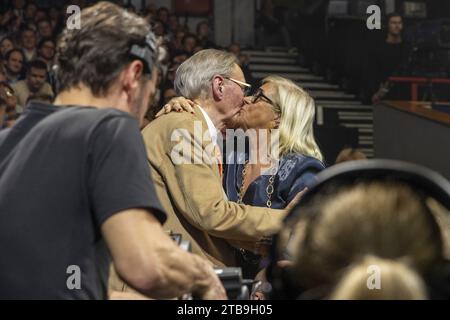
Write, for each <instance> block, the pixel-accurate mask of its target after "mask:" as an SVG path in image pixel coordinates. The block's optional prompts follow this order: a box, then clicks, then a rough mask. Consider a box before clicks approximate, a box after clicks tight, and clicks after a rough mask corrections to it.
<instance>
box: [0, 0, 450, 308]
mask: <svg viewBox="0 0 450 320" xmlns="http://www.w3.org/2000/svg"><path fill="white" fill-rule="evenodd" d="M29 5H30V3H28V4H27V6H26V7H25V5H24V3H23V2H22V1H13V6H14V8H12V10H13V11H14V12H16V11H17V10H24V12H23V14H24V17H25V16H28V14H25V12H28V11H29V10H30V9H28V7H29ZM25 8H27V9H25ZM50 11H54V10H50ZM50 11H49V12H50ZM133 11H134V10H133V8H126V9H123V8H121V7H119V6H117V5H114V4H112V3H110V2H100V3H98V4H95V5H94V6H90V7H87V8H85V9H84V10H83V11H82V13H81V19H82V21H83V24H82V26H81V28H80V29H75V30H70V29H65V28H64V27H63V30H62V31H61V34H60V35H59V37H58V42H57V45H56V50H55V47H53V55H54V53H55V51H56V52H57V55H56V56H52V59H54V61H53V63H52V66H51V67H50V69H52V70H53V69H54V67H53V65H54V66H55V67H56V72H55V73H54V74H53V76H49V74H48V65H47V64H46V62H45V60H42V59H40V58H39V56H47V57H48V56H49V55H47V54H46V53H44V54H43V53H42V52H44V51H45V50H48V51H50V49H51V48H50V42H49V41H47V39H49V38H48V37H47V36H49V35H53V33H54V32H55V30H56V29H53V28H50V30H48V28H46V27H43V26H41V28H39V27H37V28H36V30H34V29H33V28H31V27H30V28H25V29H20V28H19V26H20V25H22V24H19V23H16V24H12V25H11V30H10V31H14V28H16V27H17V28H18V29H17V30H16V32H19V33H20V34H21V39H28V38H33V37H37V35H43V34H45V35H46V37H45V38H42V39H39V43H41V42H42V41H44V40H45V41H46V42H45V41H44V42H43V44H42V45H41V47H40V49H39V50H37V49H36V48H35V47H34V46H31V45H28V44H27V45H24V42H22V43H21V45H20V46H21V47H20V48H19V49H18V48H16V44H15V43H14V41H11V43H12V47H13V48H10V49H9V50H6V54H5V59H6V62H5V72H4V73H3V76H4V78H5V79H4V81H2V92H3V93H2V94H3V96H2V99H3V100H2V101H4V102H2V103H3V104H4V105H5V107H4V110H5V113H4V118H5V119H6V121H5V123H6V126H7V128H5V129H3V130H1V131H0V251H1V252H2V253H3V254H4V256H5V257H7V259H5V260H2V264H0V283H2V286H1V287H0V298H2V299H15V298H16V299H23V298H28V299H106V298H118V299H120V298H123V299H135V298H155V299H166V298H176V297H181V296H183V295H185V294H192V295H193V296H194V297H199V298H201V299H226V298H227V296H226V292H225V290H224V287H223V284H222V283H221V282H220V281H219V278H218V276H217V274H216V272H215V271H214V269H213V266H214V267H216V268H223V267H240V268H241V269H242V272H243V275H244V277H245V278H250V279H256V280H257V281H259V282H260V283H263V284H266V285H261V286H259V287H256V286H255V288H254V291H253V292H252V297H253V298H254V299H265V298H268V297H270V296H271V294H272V293H271V292H270V290H269V291H267V290H266V289H267V288H268V287H273V288H274V289H275V290H278V294H280V290H281V292H285V294H286V293H287V292H288V291H289V292H295V294H293V295H290V296H289V297H290V298H299V297H300V298H306V299H326V298H335V299H364V298H381V299H424V298H443V297H444V298H445V297H448V296H449V294H448V285H447V283H448V280H449V277H448V275H449V274H450V273H449V268H448V264H447V263H446V261H447V259H448V257H449V252H448V248H450V247H449V246H448V245H449V244H450V242H449V238H448V235H447V234H446V233H447V232H448V224H447V223H448V222H447V218H448V217H447V216H446V214H445V213H446V211H448V210H449V209H450V186H449V184H448V181H446V180H445V179H443V178H442V177H440V176H439V175H437V174H435V173H433V172H431V171H429V170H425V169H422V168H420V167H417V166H413V167H411V166H408V165H404V164H399V163H391V162H388V163H385V162H371V161H362V162H361V161H354V160H358V159H361V158H364V156H363V155H362V154H360V153H358V152H357V151H355V150H345V151H343V153H342V154H341V155H340V156H339V158H338V161H337V162H346V163H345V164H340V165H337V166H336V167H334V168H333V167H331V168H325V165H324V162H323V156H322V152H321V150H320V148H319V146H318V144H317V143H316V141H315V137H314V132H313V123H314V116H315V104H314V99H313V98H312V97H311V96H310V95H309V94H308V92H306V91H305V90H303V89H302V88H301V87H299V86H298V85H297V84H295V83H294V82H292V81H290V80H288V79H286V78H283V77H280V76H269V77H267V78H265V79H263V81H262V83H261V84H260V85H259V86H258V87H257V88H256V90H254V93H253V94H252V95H249V94H248V91H249V89H251V87H252V84H250V83H249V80H248V78H247V76H246V74H245V71H244V66H243V65H242V61H243V60H242V59H243V58H245V57H243V56H240V54H239V47H238V46H237V45H232V46H231V47H230V48H229V50H228V51H227V50H220V49H218V48H214V47H215V46H214V44H213V42H211V40H210V39H209V37H208V34H209V26H208V24H207V23H200V24H199V26H198V28H197V30H196V31H197V36H194V35H192V34H189V33H188V32H187V31H186V29H185V27H181V28H180V27H179V21H178V19H177V17H176V16H174V15H171V14H170V12H169V11H168V10H167V9H165V8H160V9H158V10H155V11H153V10H149V11H148V12H145V14H142V15H140V16H139V15H137V14H135V13H133ZM36 12H39V10H38V9H37V10H36ZM10 15H11V14H8V13H6V17H9V16H10ZM155 17H156V18H155ZM3 18H4V17H2V21H3V20H4V19H3ZM6 20H7V19H6ZM39 21H40V19H39ZM149 22H150V23H149ZM49 23H50V26H52V25H53V24H52V20H50V21H49ZM39 25H40V24H39ZM54 25H55V26H57V25H58V24H57V23H56V24H54ZM40 29H43V30H46V31H43V30H41V31H42V32H43V33H41V31H39V30H40ZM19 30H20V31H19ZM111 30H114V32H111ZM55 35H56V34H55ZM8 39H12V40H14V37H10V38H8ZM36 40H37V39H36ZM45 43H46V44H45ZM53 45H55V43H54V42H53ZM34 50H36V52H37V57H36V58H34V57H33V55H34V54H33V51H34ZM47 53H48V52H47ZM6 57H8V58H6ZM27 59H29V60H28V62H26V61H27ZM49 61H50V60H49ZM23 63H26V64H27V70H26V74H25V78H24V80H21V79H20V78H21V76H20V72H19V71H21V66H22V64H23ZM19 66H20V68H19ZM50 73H51V72H50ZM52 82H54V84H56V85H54V84H53V85H52ZM158 92H159V94H158ZM0 102H1V101H0ZM157 106H158V107H157ZM159 106H164V107H163V108H162V109H161V110H159V109H160V108H159ZM156 110H159V113H158V114H155V111H156ZM150 113H151V114H150ZM17 114H22V115H21V116H20V117H19V118H18V119H17V120H16V119H15V117H16V115H17ZM14 121H16V123H14ZM240 132H246V133H248V135H244V136H241V135H239V133H240ZM240 140H241V141H242V144H239V141H240ZM230 141H231V142H236V144H235V143H231V144H229V143H228V142H230ZM255 155H256V156H255ZM375 161H376V160H375ZM354 164H355V165H354ZM330 170H331V171H330ZM374 172H375V173H374ZM405 177H406V178H405ZM414 181H419V182H422V183H414ZM324 185H325V186H324ZM293 216H295V217H297V218H298V217H299V221H295V223H292V217H293ZM286 217H287V219H286V220H285V218H286ZM283 221H284V222H283ZM286 223H288V227H289V230H288V233H287V237H284V238H282V235H283V232H286ZM167 232H169V234H178V235H181V236H182V238H183V239H184V240H187V241H189V242H190V244H191V247H192V252H187V251H184V250H182V249H181V248H180V247H179V246H177V245H176V243H175V242H174V241H173V240H172V239H171V238H170V237H169V235H168V233H167ZM276 234H278V236H279V237H281V239H280V240H281V241H278V242H277V245H278V247H277V249H278V250H277V251H278V252H279V254H278V256H274V255H273V254H272V255H269V251H270V247H271V246H272V245H273V244H272V241H273V237H274V235H276ZM349 235H351V236H349ZM283 240H284V241H283ZM280 244H284V245H281V247H280ZM373 265H375V266H377V267H379V268H380V270H381V277H382V279H387V280H386V281H388V282H387V283H388V285H386V283H385V282H383V286H379V287H377V285H376V283H377V282H376V281H375V286H374V288H372V287H370V286H367V285H366V284H367V283H368V280H367V278H366V277H365V275H366V273H367V272H365V271H366V269H367V268H368V267H370V266H373ZM77 268H78V269H77ZM70 270H75V274H71V271H70ZM76 270H81V271H79V274H78V275H77V273H76ZM278 273H284V276H281V277H278V278H277V274H278ZM287 273H289V279H291V280H288V281H287V282H288V284H284V285H282V284H281V283H282V282H283V281H284V282H286V280H285V279H286V278H287V275H286V274H287ZM77 277H78V278H77ZM383 277H384V278H383ZM69 278H70V279H69ZM73 279H78V280H75V281H74V282H71V280H73ZM283 279H284V280H283ZM381 281H384V280H381ZM268 283H271V285H270V286H268V285H267V284H268ZM294 284H295V285H296V288H295V290H293V289H292V287H293V286H294ZM372 290H378V291H372ZM274 292H276V291H274ZM281 296H282V294H281ZM286 296H287V294H286Z"/></svg>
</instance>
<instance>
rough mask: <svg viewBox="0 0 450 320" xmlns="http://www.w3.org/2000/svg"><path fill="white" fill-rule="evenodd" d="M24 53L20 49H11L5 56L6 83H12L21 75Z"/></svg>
mask: <svg viewBox="0 0 450 320" xmlns="http://www.w3.org/2000/svg"><path fill="white" fill-rule="evenodd" d="M24 63H25V55H24V54H23V51H22V50H20V49H12V50H10V51H8V52H7V53H6V56H5V71H6V79H7V81H8V83H10V84H13V83H15V82H17V81H19V80H20V79H21V77H22V71H23V66H24Z"/></svg>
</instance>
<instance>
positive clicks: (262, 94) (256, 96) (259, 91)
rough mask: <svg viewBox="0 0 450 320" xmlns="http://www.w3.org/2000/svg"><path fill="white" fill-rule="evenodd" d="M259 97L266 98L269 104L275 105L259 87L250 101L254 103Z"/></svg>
mask: <svg viewBox="0 0 450 320" xmlns="http://www.w3.org/2000/svg"><path fill="white" fill-rule="evenodd" d="M261 98H264V99H265V100H267V102H268V103H270V104H271V105H275V103H274V102H273V101H272V100H271V99H270V98H269V97H267V96H266V95H265V94H264V91H263V90H262V89H261V88H259V89H258V90H256V92H255V94H254V95H253V99H252V103H256V102H257V101H258V99H261Z"/></svg>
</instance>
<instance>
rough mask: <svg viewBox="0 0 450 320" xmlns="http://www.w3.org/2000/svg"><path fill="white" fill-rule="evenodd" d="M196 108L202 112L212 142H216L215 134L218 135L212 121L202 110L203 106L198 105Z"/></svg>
mask: <svg viewBox="0 0 450 320" xmlns="http://www.w3.org/2000/svg"><path fill="white" fill-rule="evenodd" d="M198 108H199V109H200V111H201V112H202V114H203V116H204V117H205V120H206V124H207V125H208V131H209V135H210V136H211V140H212V142H214V143H217V136H218V133H217V128H216V127H215V126H214V123H213V122H212V120H211V118H210V117H209V115H208V114H207V113H206V111H205V110H203V108H202V107H200V106H198Z"/></svg>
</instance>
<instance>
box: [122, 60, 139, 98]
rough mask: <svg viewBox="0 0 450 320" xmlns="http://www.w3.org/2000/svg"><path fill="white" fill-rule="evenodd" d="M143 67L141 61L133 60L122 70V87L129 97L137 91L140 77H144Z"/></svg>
mask: <svg viewBox="0 0 450 320" xmlns="http://www.w3.org/2000/svg"><path fill="white" fill-rule="evenodd" d="M143 73H144V65H143V63H142V61H139V60H134V61H133V62H131V63H130V64H129V65H128V66H127V67H126V68H125V70H124V75H123V81H122V86H123V89H124V90H125V92H126V93H127V94H128V95H130V94H131V93H132V92H135V91H136V90H138V88H139V85H140V83H141V82H142V77H143V76H144V74H143Z"/></svg>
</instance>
